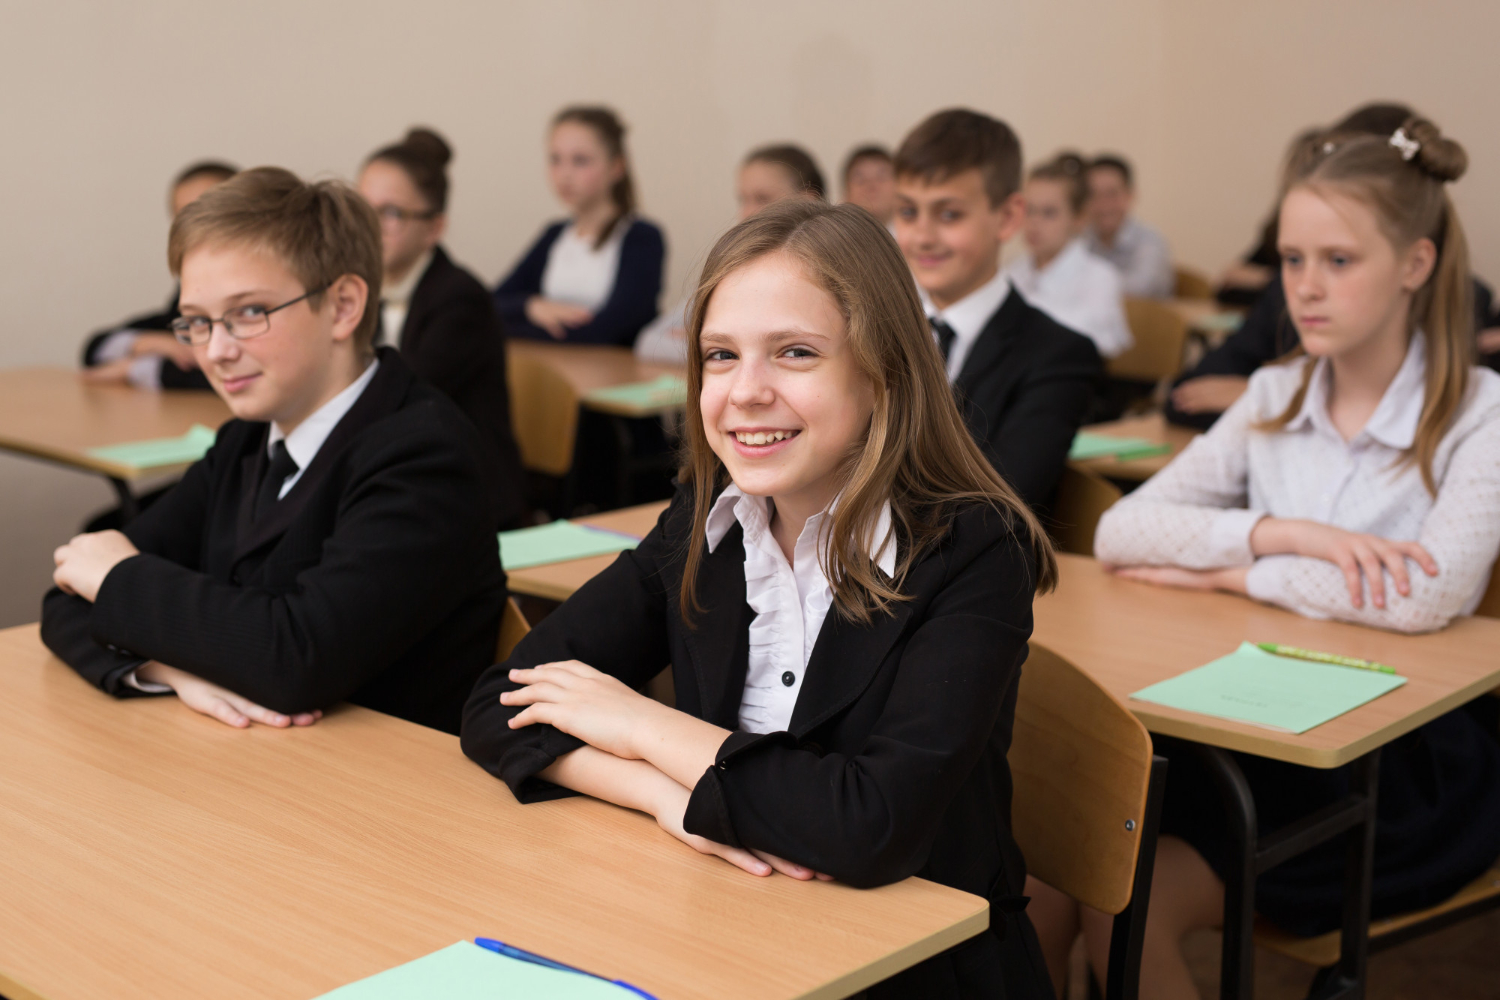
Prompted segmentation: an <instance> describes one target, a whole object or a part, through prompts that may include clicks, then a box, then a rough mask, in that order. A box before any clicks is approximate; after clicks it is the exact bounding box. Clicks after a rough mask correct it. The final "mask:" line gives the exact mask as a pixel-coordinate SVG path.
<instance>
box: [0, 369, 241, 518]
mask: <svg viewBox="0 0 1500 1000" xmlns="http://www.w3.org/2000/svg"><path fill="white" fill-rule="evenodd" d="M229 415H230V414H229V407H227V406H225V405H224V401H223V400H221V399H220V398H219V397H218V396H217V395H215V394H214V393H211V392H195V391H189V390H164V391H160V392H153V391H150V390H144V389H135V388H132V387H130V386H116V385H89V384H88V383H85V382H84V381H83V380H82V379H81V378H79V376H78V373H77V372H76V371H74V370H73V369H71V368H13V369H10V370H8V371H0V449H4V450H6V451H11V452H16V453H18V454H22V455H31V456H33V457H35V458H42V459H46V460H47V461H50V462H57V463H59V464H61V465H66V466H69V467H71V468H74V469H77V470H79V471H81V472H92V473H96V474H98V475H101V476H105V477H106V478H108V479H109V480H110V482H111V483H112V484H114V487H115V490H116V492H117V493H119V494H120V499H121V502H122V504H125V505H126V506H127V508H128V507H129V506H130V504H132V503H133V502H134V496H133V494H132V493H131V489H130V487H131V485H132V484H134V483H137V482H139V481H140V480H142V479H145V478H148V477H150V478H156V477H161V476H167V475H171V474H173V473H181V472H182V470H183V469H185V468H186V466H183V465H177V466H158V467H155V468H151V469H144V470H142V469H137V468H135V467H133V466H129V465H120V464H119V463H117V462H107V461H104V460H103V459H99V458H94V457H93V456H91V455H89V454H88V449H90V448H97V447H100V446H102V445H111V444H122V443H124V442H127V441H141V440H146V439H150V438H163V437H176V436H177V435H180V434H184V433H186V432H187V430H188V429H189V428H190V427H192V426H193V424H204V425H206V426H208V427H215V428H216V427H218V426H219V425H220V424H222V423H223V422H224V421H226V420H228V419H229Z"/></svg>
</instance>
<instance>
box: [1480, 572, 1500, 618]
mask: <svg viewBox="0 0 1500 1000" xmlns="http://www.w3.org/2000/svg"><path fill="white" fill-rule="evenodd" d="M1474 613H1475V614H1476V615H1484V617H1486V618H1500V559H1496V560H1495V565H1494V566H1492V567H1491V568H1490V585H1489V586H1488V587H1486V588H1484V596H1483V597H1481V598H1480V599H1479V607H1477V608H1475V609H1474Z"/></svg>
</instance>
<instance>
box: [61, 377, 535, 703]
mask: <svg viewBox="0 0 1500 1000" xmlns="http://www.w3.org/2000/svg"><path fill="white" fill-rule="evenodd" d="M379 357H380V368H379V370H378V371H377V372H376V373H375V377H374V378H373V379H372V380H371V382H370V384H369V385H368V386H367V387H366V388H365V391H364V392H363V394H361V396H360V397H359V399H358V400H357V401H356V402H355V404H354V406H353V407H352V408H351V409H350V410H349V412H348V413H347V414H345V416H344V418H343V419H342V420H340V421H339V423H338V425H337V426H336V427H335V428H334V430H333V432H332V433H331V434H330V435H329V436H328V439H327V440H326V441H325V442H324V444H323V447H322V448H321V449H320V450H319V451H318V453H317V457H316V458H314V459H313V461H312V462H311V464H310V465H309V466H308V468H307V469H306V470H305V471H304V472H303V474H302V477H301V478H300V479H299V480H298V481H297V482H296V484H295V485H294V486H293V487H292V489H291V491H290V492H288V493H287V494H286V496H285V497H284V498H282V499H281V500H280V501H278V502H277V503H276V504H275V505H274V506H273V507H271V509H270V510H269V512H263V513H262V516H261V517H260V519H259V520H257V519H255V518H254V517H253V514H252V512H253V502H254V496H255V493H256V489H257V485H258V484H259V482H260V480H261V478H262V476H263V475H264V474H265V471H266V467H267V466H268V464H269V462H268V459H267V456H266V440H267V434H268V431H269V425H267V424H265V423H255V422H247V421H242V420H231V421H229V422H228V423H226V424H225V425H224V426H223V427H222V428H220V430H219V437H218V441H217V442H216V443H215V444H214V446H213V448H212V449H211V450H210V451H209V453H208V454H207V455H206V456H205V457H204V459H203V460H202V461H200V462H198V463H197V464H195V465H193V466H192V467H191V468H189V469H188V471H187V474H186V475H185V476H183V479H182V481H181V482H180V483H179V484H178V485H177V486H175V487H174V488H173V489H172V490H171V491H170V492H169V493H167V495H166V496H164V497H163V498H162V499H161V500H160V501H158V502H157V503H155V504H153V505H152V506H151V507H150V508H148V509H147V510H146V511H145V512H144V513H142V514H141V516H140V517H138V518H137V519H136V520H134V521H132V522H131V523H130V524H129V525H128V526H127V527H126V528H125V534H126V535H127V536H128V537H129V538H130V540H131V541H132V542H133V543H134V544H135V546H136V548H138V549H140V551H141V554H140V555H137V556H132V557H131V558H129V559H126V560H124V561H123V562H121V563H120V564H119V565H117V566H116V567H115V568H114V569H113V570H111V571H110V573H109V575H108V576H107V577H105V580H104V583H103V585H102V586H101V587H100V588H99V593H98V595H97V600H96V601H95V603H93V604H90V603H89V602H87V601H85V600H84V599H82V598H80V597H73V596H70V595H68V594H64V593H63V592H62V591H60V590H57V589H55V588H54V589H53V590H51V591H50V592H48V594H47V596H46V599H45V600H44V601H43V606H42V638H43V640H44V641H45V642H46V643H47V646H48V648H50V649H51V650H52V651H53V652H55V653H56V654H57V655H58V656H59V657H61V658H62V659H63V660H64V661H65V662H66V663H68V664H69V665H70V666H72V667H73V668H74V669H75V670H77V671H78V672H79V673H80V674H82V675H83V677H84V678H85V679H87V680H88V681H89V682H90V683H92V684H95V685H97V686H98V687H100V688H102V689H103V690H105V691H107V692H108V693H110V694H113V695H122V696H124V695H132V694H136V693H138V692H136V690H135V689H134V688H131V687H130V686H129V685H127V684H126V683H125V682H124V678H125V675H126V674H128V673H129V672H130V671H131V670H133V669H134V668H135V667H136V666H138V665H139V664H141V663H143V662H144V661H146V660H148V659H150V660H157V661H160V662H162V663H165V664H167V665H169V666H173V667H178V668H180V669H182V670H186V671H188V672H189V673H192V674H196V675H197V676H199V677H202V678H204V679H205V680H208V681H210V682H212V683H214V684H218V685H221V686H223V687H226V688H229V689H230V690H232V691H236V692H238V693H240V694H242V695H244V696H245V697H247V698H249V699H250V700H251V701H254V702H257V703H259V704H261V705H264V706H266V707H267V708H271V709H275V710H276V711H279V712H286V713H295V712H304V711H310V710H312V709H318V708H326V707H328V706H330V705H332V704H334V703H335V702H339V701H345V700H347V701H352V702H354V703H356V704H359V705H364V706H366V707H368V708H373V709H377V710H379V711H382V712H387V713H389V714H391V715H397V716H400V717H402V718H405V719H410V720H412V721H414V722H419V723H422V724H423V725H428V726H432V727H434V728H437V729H443V730H446V731H448V732H457V731H458V725H459V718H460V714H461V711H462V708H463V704H464V699H465V698H466V697H467V696H468V693H469V690H470V689H471V688H472V687H473V685H474V681H475V678H477V677H478V676H479V674H480V672H481V671H482V670H483V669H484V668H485V667H486V666H487V665H489V664H490V663H491V662H492V661H493V659H494V652H495V640H496V636H497V635H498V632H499V623H500V613H501V609H502V607H503V603H504V600H505V575H504V573H503V572H502V571H501V569H500V561H499V553H498V546H497V544H496V541H495V533H494V525H495V500H494V497H493V495H492V494H491V493H489V492H487V491H486V489H485V487H484V484H483V478H482V475H481V472H480V468H479V462H478V459H477V458H476V450H477V447H478V444H477V442H476V441H475V438H476V436H477V435H476V433H475V431H474V428H473V427H472V426H471V425H470V424H469V422H468V421H467V420H465V419H464V418H463V416H462V414H460V413H459V412H458V411H457V410H456V409H455V408H454V406H453V404H452V403H450V402H449V401H448V400H447V399H446V398H444V397H443V396H442V394H440V393H439V392H437V391H436V390H435V389H433V388H431V387H430V386H427V385H425V384H423V383H421V382H419V381H417V380H416V379H415V378H414V377H413V375H412V373H411V371H410V370H409V369H407V367H406V366H405V365H404V364H403V363H402V362H401V359H400V357H399V356H397V354H396V353H395V352H394V351H392V350H390V349H381V351H380V353H379Z"/></svg>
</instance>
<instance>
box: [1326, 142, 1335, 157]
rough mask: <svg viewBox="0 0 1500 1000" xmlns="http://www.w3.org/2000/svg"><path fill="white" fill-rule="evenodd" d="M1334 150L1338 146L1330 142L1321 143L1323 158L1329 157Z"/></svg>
mask: <svg viewBox="0 0 1500 1000" xmlns="http://www.w3.org/2000/svg"><path fill="white" fill-rule="evenodd" d="M1335 149H1338V146H1336V145H1334V144H1333V143H1332V142H1325V143H1323V155H1324V156H1329V155H1331V154H1332V153H1333V151H1334V150H1335Z"/></svg>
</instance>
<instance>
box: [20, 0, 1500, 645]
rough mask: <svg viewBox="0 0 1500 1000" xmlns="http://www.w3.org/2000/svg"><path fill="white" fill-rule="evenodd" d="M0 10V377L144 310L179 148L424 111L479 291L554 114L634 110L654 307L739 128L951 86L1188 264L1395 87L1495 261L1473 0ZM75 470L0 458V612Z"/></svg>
mask: <svg viewBox="0 0 1500 1000" xmlns="http://www.w3.org/2000/svg"><path fill="white" fill-rule="evenodd" d="M5 29H6V30H5V31H4V32H0V93H4V94H5V95H6V100H5V101H4V102H3V104H0V129H3V134H4V135H5V136H6V139H7V152H6V156H5V157H4V158H3V160H0V177H3V179H4V184H3V190H4V191H5V192H6V193H7V198H6V212H5V217H4V220H3V223H0V227H3V228H0V232H3V237H0V317H3V319H0V366H6V367H11V366H18V365H28V364H70V363H72V362H73V360H74V358H75V356H76V352H77V349H78V346H79V342H80V340H81V339H82V337H83V335H84V334H85V333H87V332H88V331H91V330H93V329H96V328H98V327H100V326H102V325H105V324H108V323H110V322H114V321H117V320H119V319H122V318H124V317H125V316H127V315H129V314H131V313H133V312H137V311H140V310H143V309H146V308H149V307H153V306H155V305H156V304H157V303H159V302H160V301H162V300H164V299H165V298H166V297H167V295H168V294H169V293H170V291H171V286H172V283H171V279H170V277H169V276H168V275H167V273H166V266H165V262H164V246H165V240H166V231H167V218H166V210H165V204H164V202H165V197H166V192H165V190H164V188H165V185H166V183H167V180H168V178H169V177H170V176H171V175H172V174H173V173H174V172H175V171H176V170H177V169H178V168H179V167H181V166H182V165H183V164H184V163H186V162H187V161H189V160H192V159H195V158H198V157H202V156H208V155H212V156H220V157H227V158H229V159H232V160H235V161H238V162H239V163H241V164H243V165H247V166H248V165H254V164H261V163H277V164H281V165H284V166H287V167H290V168H292V169H294V170H296V171H299V172H301V173H304V174H320V175H323V174H333V175H340V176H350V175H352V173H353V172H354V171H355V170H356V169H357V167H358V165H359V162H360V160H361V158H362V157H363V156H364V155H366V154H367V153H368V152H369V151H371V150H373V149H374V148H375V147H377V146H378V145H381V144H383V143H385V142H388V141H391V140H394V139H396V138H398V137H399V136H400V135H401V134H402V132H403V131H404V129H405V128H406V127H407V126H408V125H410V124H413V123H416V122H423V123H428V124H431V125H433V126H435V127H437V128H438V129H439V130H440V131H442V132H443V133H444V134H445V135H447V136H448V138H449V139H450V140H451V141H452V143H453V145H454V147H455V148H456V150H457V158H456V159H455V161H454V164H453V180H454V193H453V197H452V203H451V207H450V215H451V229H450V238H449V245H450V248H451V249H452V250H453V251H454V253H455V256H456V257H457V258H458V259H459V260H460V261H462V262H464V263H466V264H467V265H469V266H470V267H471V268H473V269H474V270H475V271H477V272H478V273H479V274H480V275H481V277H483V278H484V279H485V280H487V281H493V280H494V279H496V278H497V277H498V276H499V275H500V274H501V273H502V272H503V271H504V270H506V269H507V268H508V267H509V265H510V264H511V262H512V261H513V260H514V259H515V258H516V256H517V255H518V254H519V253H520V252H521V251H522V249H523V248H524V247H525V246H526V245H527V244H528V243H529V242H530V240H531V239H532V238H533V237H534V236H535V235H536V233H537V231H538V230H539V229H540V227H541V226H542V225H543V224H544V223H545V222H546V221H547V220H549V219H551V218H553V217H555V216H556V214H557V207H556V205H555V204H554V203H553V202H552V199H551V197H550V195H549V193H548V191H547V189H546V185H545V179H544V177H543V173H542V155H541V139H542V134H543V131H544V129H545V125H546V121H547V118H548V117H549V115H550V114H551V113H552V112H553V111H554V110H555V109H556V108H557V107H559V106H560V105H562V104H564V103H566V102H571V101H600V100H602V101H607V102H609V103H611V104H613V105H614V106H616V107H617V108H618V109H619V110H620V111H621V112H623V114H624V116H625V117H626V119H627V121H628V122H629V124H630V126H631V135H630V140H629V141H630V144H631V146H632V149H633V154H634V159H635V164H636V171H637V177H638V180H639V185H640V191H641V196H642V203H643V205H644V210H645V212H646V213H647V214H648V215H649V216H651V217H652V218H654V219H656V220H657V221H658V222H660V223H661V224H662V225H663V227H664V228H665V230H666V233H667V239H668V246H669V251H670V259H669V281H668V288H667V291H666V297H667V298H675V297H676V296H677V295H678V294H680V293H681V291H682V289H683V286H684V283H685V282H686V281H687V280H688V279H689V277H690V275H691V273H692V271H693V268H694V265H695V263H696V262H698V261H700V260H701V258H702V255H703V253H704V252H705V250H706V248H707V246H708V244H709V243H710V242H711V241H712V239H713V237H714V236H715V234H717V233H718V232H719V231H721V230H722V228H723V227H724V226H725V225H726V224H727V223H728V222H729V221H730V219H731V216H732V212H733V204H732V197H731V178H732V173H733V169H734V166H735V164H736V163H737V161H738V159H739V158H740V157H741V156H742V155H743V153H744V152H745V151H746V150H747V149H749V148H750V147H751V146H753V145H756V144H759V143H762V142H766V141H771V140H778V139H791V140H795V141H798V142H802V143H804V144H806V145H807V146H808V147H809V148H810V149H811V150H812V151H813V152H814V153H815V154H816V155H817V156H818V158H819V159H820V161H821V162H822V164H823V166H824V168H825V170H827V171H828V173H829V174H830V175H832V174H833V173H834V171H836V170H837V167H838V164H839V161H840V158H841V157H842V155H843V153H844V152H845V151H846V150H847V149H848V148H849V147H851V146H852V145H854V144H855V143H858V142H863V141H866V140H870V139H875V140H883V141H885V142H888V143H895V142H896V141H898V140H899V139H900V137H901V135H902V134H903V133H904V131H905V130H906V129H907V128H909V127H910V126H911V125H912V124H914V123H915V122H916V121H917V120H918V119H920V118H921V117H922V116H923V115H925V114H926V113H928V112H930V111H932V110H935V109H937V108H939V107H944V106H949V105H954V104H967V105H971V106H973V107H976V108H980V109H983V110H986V111H989V112H992V113H995V114H998V115H1001V116H1003V117H1005V118H1007V119H1008V120H1009V121H1010V122H1011V123H1012V124H1013V125H1014V126H1015V127H1016V129H1017V131H1018V132H1019V133H1020V135H1021V137H1022V140H1023V144H1024V147H1025V149H1026V151H1027V155H1028V158H1029V159H1039V158H1041V157H1044V156H1047V155H1049V154H1051V153H1053V152H1055V151H1056V150H1058V149H1059V148H1062V147H1064V146H1071V147H1076V148H1081V149H1083V150H1084V151H1086V152H1092V151H1095V150H1098V149H1102V148H1109V149H1116V150H1120V151H1123V152H1125V153H1126V154H1128V155H1129V156H1130V157H1131V158H1132V159H1134V161H1135V162H1136V165H1137V167H1138V171H1139V173H1140V186H1141V204H1140V211H1141V214H1142V215H1143V216H1144V217H1145V218H1147V219H1148V220H1150V221H1151V222H1153V223H1155V224H1157V225H1159V226H1161V227H1162V228H1163V229H1164V230H1165V232H1166V234H1167V236H1168V238H1169V239H1170V240H1171V241H1172V243H1173V245H1174V246H1175V247H1176V249H1177V252H1178V256H1179V258H1180V259H1182V260H1183V261H1185V262H1188V263H1191V264H1193V265H1195V266H1197V267H1199V268H1202V269H1204V270H1207V271H1216V270H1218V269H1219V268H1221V267H1222V266H1223V265H1224V264H1225V263H1227V262H1228V261H1229V260H1230V259H1231V258H1232V257H1233V256H1234V255H1235V254H1237V253H1239V252H1240V251H1241V250H1242V249H1243V248H1244V247H1245V246H1246V245H1247V244H1248V243H1249V242H1250V241H1251V239H1252V237H1253V235H1254V233H1255V231H1256V226H1257V223H1258V221H1259V219H1260V217H1261V216H1262V214H1263V213H1264V211H1265V209H1266V207H1267V204H1268V201H1269V198H1270V196H1271V190H1272V174H1273V172H1274V169H1275V164H1276V162H1277V160H1278V159H1279V157H1280V155H1281V152H1282V148H1283V146H1284V144H1285V142H1286V140H1287V138H1288V137H1289V136H1290V135H1291V134H1292V133H1293V132H1295V131H1296V130H1298V129H1300V128H1302V127H1303V126H1305V125H1307V124H1309V123H1312V122H1318V121H1326V120H1328V119H1330V118H1333V117H1335V116H1337V115H1339V114H1341V113H1342V112H1343V111H1344V110H1346V109H1347V108H1348V107H1349V106H1350V105H1352V104H1354V103H1356V102H1359V101H1361V100H1365V99H1368V98H1374V97H1405V98H1407V99H1409V100H1411V101H1414V102H1416V103H1417V104H1418V105H1420V106H1421V107H1423V108H1424V109H1426V110H1427V111H1428V113H1429V114H1431V115H1432V116H1433V117H1434V118H1436V119H1437V120H1438V121H1439V122H1440V123H1442V124H1443V125H1444V126H1445V127H1447V128H1448V129H1449V130H1450V131H1451V132H1452V133H1453V134H1454V135H1455V136H1457V137H1458V138H1460V139H1461V140H1463V141H1464V142H1466V143H1467V144H1468V145H1469V148H1470V151H1471V153H1472V154H1473V157H1474V160H1475V163H1476V167H1475V170H1474V173H1473V175H1472V176H1471V177H1470V178H1468V179H1466V180H1465V181H1464V183H1463V184H1462V185H1460V187H1459V199H1460V203H1461V206H1462V208H1463V210H1464V212H1465V219H1466V221H1467V224H1468V226H1469V231H1470V235H1471V240H1472V242H1473V244H1474V249H1475V260H1476V267H1477V269H1478V270H1479V271H1480V273H1481V274H1486V275H1488V276H1490V277H1491V278H1497V279H1500V130H1497V129H1495V128H1494V119H1493V113H1492V110H1491V107H1490V105H1489V102H1490V101H1491V100H1492V99H1493V95H1494V94H1495V93H1496V87H1495V83H1496V82H1497V76H1496V70H1495V69H1494V65H1495V64H1494V61H1493V58H1492V51H1491V50H1492V48H1493V43H1494V40H1495V38H1496V37H1497V36H1500V31H1497V29H1500V5H1497V4H1494V3H1493V2H1492V0H1447V2H1444V3H1442V4H1427V5H1420V6H1415V5H1409V4H1406V3H1404V2H1400V0H1320V2H1318V3H1311V4H1310V3H1307V2H1305V0H1263V2H1260V3H1256V4H1235V3H1229V2H1224V0H1211V2H1207V3H1205V2H1203V0H1140V2H1137V3H1132V4H1119V3H1111V2H1108V0H1032V2H1027V3H1022V2H1017V0H962V2H960V0H924V2H921V3H915V2H898V0H857V2H856V0H824V2H820V3H813V4H810V3H807V2H805V0H795V2H794V0H760V2H757V3H754V4H749V3H742V2H731V0H658V2H647V0H634V2H631V3H628V4H627V3H618V2H609V0H553V2H550V3H546V4H530V3H506V4H497V3H481V2H446V3H444V2H435V3H431V4H427V5H415V6H414V5H412V4H411V3H409V2H404V0H403V2H397V0H361V2H360V3H349V2H343V3H335V2H318V3H307V2H305V0H301V2H293V0H261V2H258V3H256V4H253V5H251V4H241V5H233V6H231V5H227V4H202V3H198V2H190V0H136V2H134V3H131V4H128V5H127V4H110V3H104V2H85V0H52V2H51V3H48V4H28V5H19V4H11V5H8V7H7V10H6V18H5ZM18 470H24V471H18ZM96 485H97V484H94V483H90V482H85V481H83V480H82V478H81V477H78V476H76V475H74V474H72V473H64V472H57V471H54V470H50V469H41V468H32V467H31V466H29V465H23V464H22V462H21V460H11V459H6V460H5V461H4V462H0V523H4V524H14V525H28V524H36V525H46V526H47V528H46V530H39V531H37V532H34V533H29V534H28V533H25V532H20V533H12V534H10V535H7V536H5V537H3V538H0V545H3V546H4V547H3V548H0V625H6V624H11V623H14V622H18V621H27V620H31V619H33V618H34V617H35V606H36V594H37V592H38V589H39V588H40V587H41V586H42V585H43V584H44V583H45V581H46V577H47V572H46V567H47V564H48V562H49V561H48V560H47V559H46V558H45V557H46V554H47V553H49V552H50V551H51V545H52V544H53V541H54V540H53V538H52V537H51V535H52V534H53V533H55V531H56V526H55V523H54V522H57V521H58V520H59V512H60V511H66V512H68V513H69V515H70V516H71V513H72V512H73V511H74V510H75V509H78V508H82V507H86V506H89V505H91V504H93V503H95V502H96V501H97V499H98V497H99V491H97V490H95V489H94V487H95V486H96ZM42 535H46V536H47V537H41V536H42Z"/></svg>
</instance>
